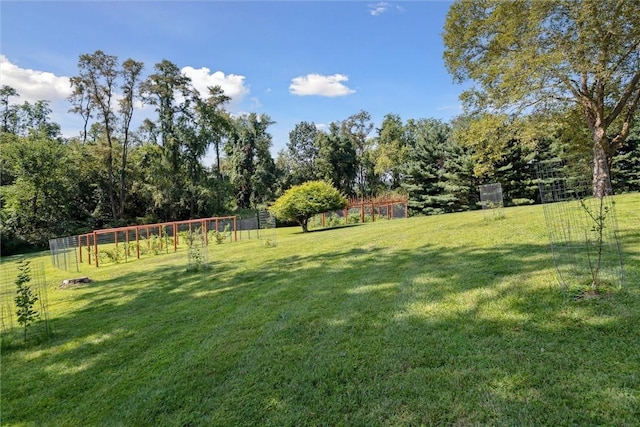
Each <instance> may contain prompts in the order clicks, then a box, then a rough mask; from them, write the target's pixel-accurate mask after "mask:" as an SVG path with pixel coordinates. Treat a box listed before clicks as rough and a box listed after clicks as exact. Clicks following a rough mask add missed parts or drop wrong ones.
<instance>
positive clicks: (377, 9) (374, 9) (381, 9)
mask: <svg viewBox="0 0 640 427" xmlns="http://www.w3.org/2000/svg"><path fill="white" fill-rule="evenodd" d="M392 10H395V11H396V12H404V8H403V7H402V6H400V5H397V4H396V5H394V4H392V3H389V2H386V1H381V2H378V3H373V4H370V5H369V14H370V15H372V16H379V15H382V14H383V13H386V12H389V11H392Z"/></svg>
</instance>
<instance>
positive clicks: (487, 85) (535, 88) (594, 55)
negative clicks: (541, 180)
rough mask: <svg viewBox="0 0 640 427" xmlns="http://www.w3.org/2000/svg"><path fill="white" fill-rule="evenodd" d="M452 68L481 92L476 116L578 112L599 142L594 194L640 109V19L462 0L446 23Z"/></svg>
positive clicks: (582, 3)
mask: <svg viewBox="0 0 640 427" xmlns="http://www.w3.org/2000/svg"><path fill="white" fill-rule="evenodd" d="M444 42H445V52H444V59H445V62H446V65H447V68H448V69H449V71H450V73H451V74H452V75H453V77H454V79H455V80H456V81H458V82H464V81H467V80H471V81H473V82H475V83H476V84H477V86H475V87H473V88H471V89H470V90H468V91H466V92H465V93H464V94H463V95H462V98H463V100H464V101H465V103H466V106H467V107H468V108H476V109H478V110H485V111H492V112H503V113H508V114H511V115H518V114H520V113H532V112H549V111H553V110H554V109H557V108H562V109H570V108H571V107H574V106H577V107H578V108H579V110H580V111H581V114H582V120H583V123H584V124H585V126H586V127H587V128H588V129H589V132H590V134H591V139H592V140H591V145H592V148H593V157H594V159H593V160H594V168H593V184H594V194H595V195H597V196H602V195H605V194H606V193H607V192H608V189H607V188H608V187H607V185H608V181H609V172H608V170H609V168H608V166H610V165H611V162H612V158H613V156H614V154H615V153H616V151H617V150H618V149H619V148H620V147H621V146H622V144H623V143H624V141H625V139H626V138H627V136H628V135H629V131H630V129H631V125H632V120H633V118H634V114H635V112H636V110H637V109H638V103H639V101H640V14H639V13H638V3H637V2H635V1H627V0H604V1H603V0H558V1H504V0H481V1H478V0H459V1H456V2H455V3H454V4H453V5H452V7H451V9H450V10H449V13H448V15H447V20H446V23H445V29H444Z"/></svg>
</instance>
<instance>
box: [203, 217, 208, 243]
mask: <svg viewBox="0 0 640 427" xmlns="http://www.w3.org/2000/svg"><path fill="white" fill-rule="evenodd" d="M202 232H203V233H204V245H205V246H209V236H207V234H208V233H207V221H202Z"/></svg>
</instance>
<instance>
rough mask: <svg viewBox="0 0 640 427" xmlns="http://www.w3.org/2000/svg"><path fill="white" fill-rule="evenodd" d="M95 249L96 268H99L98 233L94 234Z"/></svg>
mask: <svg viewBox="0 0 640 427" xmlns="http://www.w3.org/2000/svg"><path fill="white" fill-rule="evenodd" d="M93 247H94V248H95V253H94V257H95V259H96V267H99V265H98V233H96V232H95V231H94V232H93Z"/></svg>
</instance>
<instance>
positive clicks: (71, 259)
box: [49, 236, 80, 272]
mask: <svg viewBox="0 0 640 427" xmlns="http://www.w3.org/2000/svg"><path fill="white" fill-rule="evenodd" d="M78 247H79V246H78V236H69V237H59V238H56V239H50V240H49V252H50V254H51V262H52V264H53V265H54V266H55V267H56V268H59V269H60V270H65V271H70V272H78V271H80V270H79V266H78Z"/></svg>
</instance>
